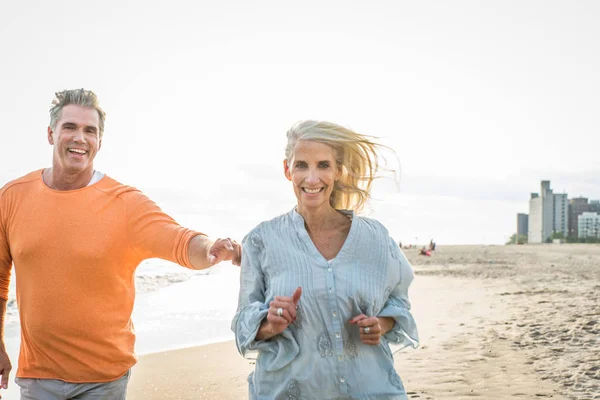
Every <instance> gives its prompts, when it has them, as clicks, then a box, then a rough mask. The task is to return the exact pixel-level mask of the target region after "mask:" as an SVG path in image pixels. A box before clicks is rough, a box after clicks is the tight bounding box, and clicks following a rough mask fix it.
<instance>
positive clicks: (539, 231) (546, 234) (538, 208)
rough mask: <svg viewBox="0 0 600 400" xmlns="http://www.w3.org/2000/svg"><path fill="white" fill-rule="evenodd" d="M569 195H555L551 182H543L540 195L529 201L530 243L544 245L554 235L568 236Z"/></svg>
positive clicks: (536, 194)
mask: <svg viewBox="0 0 600 400" xmlns="http://www.w3.org/2000/svg"><path fill="white" fill-rule="evenodd" d="M567 201H568V200H567V194H566V193H563V194H554V193H552V189H550V181H542V183H541V187H540V193H539V194H538V193H531V198H530V199H529V227H528V235H527V236H528V242H529V243H544V242H545V241H546V240H548V238H550V237H551V236H552V234H553V233H558V232H560V233H562V234H563V236H564V237H566V236H567V234H568V226H569V214H568V203H567Z"/></svg>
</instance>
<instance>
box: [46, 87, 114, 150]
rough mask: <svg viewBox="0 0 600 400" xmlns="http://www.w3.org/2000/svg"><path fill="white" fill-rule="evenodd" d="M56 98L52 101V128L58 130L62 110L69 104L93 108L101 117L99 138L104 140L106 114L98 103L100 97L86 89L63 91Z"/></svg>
mask: <svg viewBox="0 0 600 400" xmlns="http://www.w3.org/2000/svg"><path fill="white" fill-rule="evenodd" d="M55 96H56V97H55V98H54V100H52V107H51V108H50V128H52V130H55V129H56V124H57V123H58V120H59V119H60V115H61V112H62V109H63V108H64V107H65V106H68V105H69V104H75V105H78V106H82V107H86V108H93V109H94V110H96V111H97V112H98V117H99V121H100V122H99V125H100V126H99V127H98V129H99V131H100V132H99V137H100V139H102V135H103V134H104V120H105V119H106V113H105V112H104V110H102V108H100V105H99V103H98V97H97V96H96V94H95V93H94V92H92V91H91V90H85V89H73V90H63V91H62V92H56V93H55Z"/></svg>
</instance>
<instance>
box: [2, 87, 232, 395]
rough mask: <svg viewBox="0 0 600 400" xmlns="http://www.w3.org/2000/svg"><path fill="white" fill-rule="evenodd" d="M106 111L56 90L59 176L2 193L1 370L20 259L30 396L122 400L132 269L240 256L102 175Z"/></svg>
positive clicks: (22, 359) (25, 382) (88, 97)
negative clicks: (147, 263) (98, 163)
mask: <svg viewBox="0 0 600 400" xmlns="http://www.w3.org/2000/svg"><path fill="white" fill-rule="evenodd" d="M104 119H105V113H104V111H102V109H101V108H100V107H99V105H98V100H97V98H96V95H95V94H94V93H93V92H91V91H87V90H84V89H79V90H66V91H63V92H59V93H56V99H55V100H54V101H53V106H52V108H51V109H50V126H49V127H48V142H49V143H50V144H51V145H52V146H53V148H54V150H53V157H52V168H46V169H43V170H38V171H35V172H32V173H30V174H28V175H26V176H24V177H22V178H19V179H17V180H15V181H12V182H9V183H8V184H6V185H5V186H4V187H3V188H2V189H0V316H1V318H2V320H1V321H0V339H1V342H0V374H1V375H2V380H1V385H2V387H3V388H5V389H6V388H7V386H8V376H9V373H10V371H11V363H10V360H9V359H8V355H7V353H6V349H5V346H4V315H5V312H6V302H7V299H8V297H7V293H8V285H9V281H10V275H11V266H12V264H13V263H14V266H15V272H16V274H17V276H18V279H17V286H16V288H17V297H18V305H19V312H20V319H21V349H20V354H19V362H18V369H17V374H16V375H17V378H16V382H17V383H18V385H19V386H20V387H21V399H24V400H25V399H26V400H30V399H44V400H59V399H61V400H65V399H71V398H77V399H84V400H85V399H92V398H93V399H125V394H126V389H127V382H128V379H129V371H130V368H131V367H132V366H133V365H134V364H135V362H136V358H135V355H134V351H133V350H134V342H135V335H134V333H133V327H132V323H131V312H132V309H133V303H134V296H135V288H134V282H135V269H136V267H137V266H138V265H139V263H140V262H141V261H142V260H144V259H147V258H153V257H159V258H162V259H165V260H169V261H173V262H176V263H178V264H180V265H182V266H185V267H188V268H193V269H204V268H208V267H211V266H213V265H214V264H216V263H219V262H221V261H225V260H231V261H232V262H233V264H235V265H239V264H240V261H241V248H240V246H239V244H237V243H236V242H235V241H232V240H230V239H218V240H216V241H214V242H213V241H212V240H210V239H209V238H208V237H207V236H205V235H204V234H201V233H198V232H194V231H192V230H189V229H186V228H183V227H181V226H180V225H178V224H177V223H176V222H175V221H174V220H173V219H172V218H171V217H169V216H168V215H166V214H165V213H163V212H162V211H161V210H160V208H159V207H158V206H156V204H154V203H153V202H152V201H151V200H149V199H148V198H147V197H146V196H144V195H143V194H142V193H141V192H140V191H138V190H136V189H134V188H132V187H129V186H125V185H122V184H121V183H119V182H117V181H115V180H113V179H111V178H110V177H108V176H104V175H103V174H102V173H100V172H99V171H95V170H94V167H93V161H94V157H95V156H96V154H97V152H98V151H99V150H100V148H101V145H102V135H103V133H104Z"/></svg>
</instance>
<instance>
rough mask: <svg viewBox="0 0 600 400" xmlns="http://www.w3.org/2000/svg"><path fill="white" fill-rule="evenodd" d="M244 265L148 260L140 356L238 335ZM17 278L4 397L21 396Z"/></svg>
mask: <svg viewBox="0 0 600 400" xmlns="http://www.w3.org/2000/svg"><path fill="white" fill-rule="evenodd" d="M239 277H240V270H239V267H236V266H233V265H232V264H231V263H229V262H223V263H220V264H219V265H217V266H215V267H212V268H210V269H208V270H203V271H192V270H189V269H187V268H183V267H181V266H179V265H176V264H172V263H169V262H166V261H163V260H158V259H151V260H146V261H144V262H143V263H142V264H141V265H140V266H139V267H138V270H137V272H136V292H137V294H136V301H135V306H134V310H133V315H132V319H133V323H134V328H135V333H136V348H135V349H136V353H137V354H138V355H142V354H148V353H155V352H160V351H166V350H173V349H179V348H186V347H193V346H199V345H204V344H209V343H215V342H220V341H224V340H230V339H233V333H232V332H231V329H230V325H231V320H232V319H233V316H234V314H235V311H236V307H237V299H238V290H239ZM14 294H15V293H14V279H13V281H12V282H11V290H10V301H9V305H8V307H7V320H6V325H5V332H4V338H5V340H4V342H5V345H6V349H7V352H8V355H9V358H10V360H11V361H12V364H13V367H14V368H15V369H13V373H11V380H10V382H9V388H8V390H2V393H1V394H2V398H3V399H6V400H17V399H18V398H19V391H18V386H17V385H16V384H15V383H14V381H13V378H14V371H15V370H16V364H17V360H18V354H19V346H20V327H19V322H18V311H17V307H16V301H15V297H14Z"/></svg>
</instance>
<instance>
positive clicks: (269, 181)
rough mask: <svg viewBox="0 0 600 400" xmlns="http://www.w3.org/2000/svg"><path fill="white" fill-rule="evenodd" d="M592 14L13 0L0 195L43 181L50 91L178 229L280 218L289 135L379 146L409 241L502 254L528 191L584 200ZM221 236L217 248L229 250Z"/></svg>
mask: <svg viewBox="0 0 600 400" xmlns="http://www.w3.org/2000/svg"><path fill="white" fill-rule="evenodd" d="M598 21H600V2H597V1H592V0H590V1H547V0H545V1H523V0H520V1H505V0H503V1H485V2H483V1H441V0H440V1H418V2H417V1H397V0H395V1H361V2H359V1H349V0H343V1H325V0H320V1H303V2H288V1H282V0H277V1H247V0H246V1H242V0H240V1H227V0H223V1H218V2H217V1H215V2H207V1H188V2H183V1H176V0H174V1H168V2H160V4H157V5H153V2H149V1H137V0H136V1H123V0H119V1H113V0H105V1H102V2H89V3H88V2H81V1H54V2H46V1H20V2H3V3H2V5H1V6H0V89H1V93H2V96H1V97H0V122H1V126H2V134H0V151H1V153H0V154H1V155H2V158H1V161H0V162H1V168H0V184H3V183H5V182H7V181H9V180H11V179H13V178H16V177H17V176H20V175H23V174H25V173H27V172H29V171H31V170H34V169H38V168H43V167H47V166H49V165H50V162H51V148H50V146H49V145H48V143H47V141H46V127H47V125H48V108H49V105H50V102H51V100H52V98H53V94H54V92H55V91H58V90H62V89H68V88H69V89H71V88H78V87H85V88H86V89H91V90H94V91H95V92H96V93H97V94H98V96H99V97H100V101H101V103H102V106H103V107H104V109H105V110H106V111H107V113H108V117H107V122H106V133H105V139H104V142H103V146H102V149H101V151H100V153H99V154H98V158H97V161H96V168H97V169H99V170H101V171H103V172H105V173H107V174H109V175H111V176H112V177H114V178H116V179H117V180H120V181H121V182H123V183H127V184H131V185H134V186H137V187H139V188H141V189H143V190H144V191H146V192H147V193H148V194H149V195H151V196H152V197H153V198H154V199H155V200H156V201H157V202H158V203H159V204H160V205H161V206H163V208H165V209H166V210H167V211H169V212H170V213H172V214H174V215H175V216H176V218H178V219H179V220H181V221H182V222H183V223H186V224H193V226H191V227H193V228H195V229H198V230H204V231H207V233H209V234H214V235H227V236H236V237H238V238H239V237H241V236H242V235H243V234H244V233H245V232H246V231H247V230H248V229H250V228H251V227H252V226H253V225H255V224H257V223H258V222H260V221H262V220H264V219H267V218H270V217H273V216H275V215H277V214H278V213H281V212H285V211H287V210H289V209H291V208H292V207H293V205H294V202H295V198H294V196H293V192H292V189H291V187H290V184H289V182H287V180H285V178H284V176H283V173H282V167H281V165H282V159H283V147H284V145H285V132H286V130H287V129H288V128H289V127H290V126H291V125H292V124H293V123H294V122H296V121H298V120H300V119H309V118H310V119H326V120H331V121H333V122H337V123H339V124H342V125H345V126H348V127H350V128H353V129H355V130H357V131H359V132H363V133H366V134H370V135H375V136H379V137H382V141H383V143H385V144H387V145H389V146H391V147H392V148H394V149H395V150H396V152H397V155H398V159H399V160H400V163H401V178H400V186H399V190H398V191H397V193H394V192H393V190H392V189H393V185H388V184H385V185H381V187H382V189H381V190H380V191H379V192H378V194H377V197H378V199H379V200H378V201H376V202H374V203H373V207H372V208H373V213H372V214H371V215H372V216H374V217H377V218H379V219H380V220H382V221H383V222H384V223H385V224H386V225H387V226H388V228H389V229H390V231H391V232H392V234H393V236H394V237H395V238H397V240H402V241H403V242H405V243H409V242H414V241H420V242H424V241H428V240H429V238H432V237H433V238H434V239H436V240H437V241H438V243H448V244H450V243H503V242H504V241H505V240H506V239H507V238H508V237H509V236H510V235H511V234H512V233H514V231H515V230H516V213H517V212H528V199H529V193H530V192H536V191H538V190H539V185H540V180H542V179H549V180H551V182H552V183H551V185H552V187H553V188H554V189H555V191H556V192H563V191H564V192H566V193H568V194H569V197H575V196H579V195H583V196H586V197H589V198H592V199H594V198H595V199H600V162H599V159H600V156H599V154H600V153H599V151H600V122H599V120H598V110H599V109H600V95H599V93H600V77H599V74H598V71H600V45H599V43H600V40H599V39H600V23H598ZM231 232H233V234H231Z"/></svg>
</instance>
